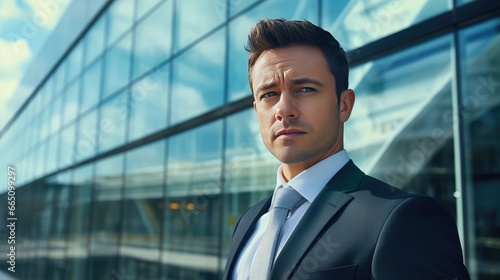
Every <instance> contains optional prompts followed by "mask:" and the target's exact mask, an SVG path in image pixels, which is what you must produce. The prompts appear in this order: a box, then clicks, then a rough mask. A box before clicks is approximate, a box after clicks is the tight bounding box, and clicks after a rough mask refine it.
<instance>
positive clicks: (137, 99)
mask: <svg viewBox="0 0 500 280" xmlns="http://www.w3.org/2000/svg"><path fill="white" fill-rule="evenodd" d="M165 68H166V69H168V65H167V67H164V68H162V69H165ZM162 69H160V70H158V71H157V72H153V73H152V74H150V75H149V76H147V77H146V78H144V79H142V80H140V81H139V82H137V83H136V84H135V85H134V87H133V88H132V91H131V99H130V102H131V104H130V110H131V112H130V129H129V139H130V140H133V139H135V138H138V137H142V136H145V135H147V134H149V133H152V132H154V131H157V130H160V129H162V128H164V127H166V125H167V110H168V75H169V74H168V71H165V72H163V70H162Z"/></svg>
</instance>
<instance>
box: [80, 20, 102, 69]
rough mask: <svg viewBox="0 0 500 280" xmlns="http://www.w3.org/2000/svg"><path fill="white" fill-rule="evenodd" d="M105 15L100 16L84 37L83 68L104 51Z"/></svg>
mask: <svg viewBox="0 0 500 280" xmlns="http://www.w3.org/2000/svg"><path fill="white" fill-rule="evenodd" d="M106 23H107V14H105V15H104V16H101V17H100V18H99V19H98V20H97V21H96V23H94V25H93V26H92V28H91V29H90V30H89V31H88V32H87V34H86V35H85V64H84V65H85V66H87V65H89V64H90V63H91V62H92V61H94V59H95V58H96V57H97V56H99V55H100V54H101V53H102V52H103V49H104V40H105V38H104V31H105V27H106Z"/></svg>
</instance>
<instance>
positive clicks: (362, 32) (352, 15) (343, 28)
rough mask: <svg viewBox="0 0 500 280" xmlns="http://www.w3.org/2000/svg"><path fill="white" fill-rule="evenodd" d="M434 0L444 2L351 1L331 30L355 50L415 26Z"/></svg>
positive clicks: (329, 28) (343, 43)
mask: <svg viewBox="0 0 500 280" xmlns="http://www.w3.org/2000/svg"><path fill="white" fill-rule="evenodd" d="M432 2H440V1H428V0H415V1H386V0H361V1H350V2H349V3H348V4H347V6H345V7H343V10H342V12H341V14H340V15H339V16H338V17H336V18H335V20H334V22H333V23H331V24H330V25H329V26H327V30H330V31H333V32H334V34H335V37H336V38H337V39H338V40H339V42H340V43H341V44H342V46H343V47H344V48H345V49H353V48H355V47H358V46H361V45H364V44H366V43H368V42H371V41H373V40H376V39H378V38H381V37H383V36H386V35H388V34H392V33H394V32H396V31H398V30H401V29H402V28H405V27H407V26H409V25H411V24H412V23H414V22H415V21H416V20H417V18H418V16H420V14H421V13H422V11H423V9H424V8H425V7H426V5H429V4H432ZM437 5H438V6H440V5H439V4H437ZM337 8H338V7H337ZM434 10H437V11H440V10H442V9H441V8H439V7H438V8H435V9H434Z"/></svg>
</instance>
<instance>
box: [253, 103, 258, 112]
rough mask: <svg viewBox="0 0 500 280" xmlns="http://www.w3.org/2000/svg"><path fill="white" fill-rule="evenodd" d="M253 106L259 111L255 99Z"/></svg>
mask: <svg viewBox="0 0 500 280" xmlns="http://www.w3.org/2000/svg"><path fill="white" fill-rule="evenodd" d="M253 108H254V110H255V111H257V104H256V103H255V101H254V102H253Z"/></svg>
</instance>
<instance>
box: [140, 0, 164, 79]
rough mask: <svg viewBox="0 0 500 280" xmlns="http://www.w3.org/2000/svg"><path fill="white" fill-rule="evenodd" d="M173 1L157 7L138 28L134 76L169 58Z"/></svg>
mask: <svg viewBox="0 0 500 280" xmlns="http://www.w3.org/2000/svg"><path fill="white" fill-rule="evenodd" d="M171 3H172V1H168V2H166V3H163V4H162V5H161V6H160V7H158V8H156V9H155V10H154V12H153V13H152V14H151V15H149V16H148V17H147V18H146V19H145V20H144V21H143V22H141V23H140V25H139V26H137V28H136V37H135V60H134V78H135V77H137V76H139V75H140V74H142V73H144V72H145V71H147V70H149V69H151V68H152V67H154V66H156V65H157V64H159V63H161V62H162V61H164V60H165V59H167V58H168V56H169V55H170V51H171V40H172V31H171V26H170V25H171V24H170V23H171V21H172V20H171V17H170V15H171V14H172V4H171Z"/></svg>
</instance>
